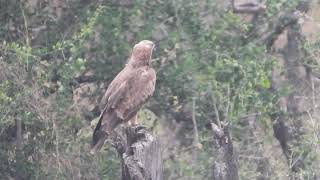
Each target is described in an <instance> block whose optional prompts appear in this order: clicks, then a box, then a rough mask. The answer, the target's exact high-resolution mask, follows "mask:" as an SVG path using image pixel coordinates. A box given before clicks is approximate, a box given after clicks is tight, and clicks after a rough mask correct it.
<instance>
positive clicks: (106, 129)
mask: <svg viewBox="0 0 320 180" xmlns="http://www.w3.org/2000/svg"><path fill="white" fill-rule="evenodd" d="M102 120H103V121H106V122H108V123H106V124H105V125H102ZM118 123H119V122H118V119H117V116H116V113H115V112H112V111H111V112H107V111H105V112H103V113H101V116H100V118H99V122H98V124H97V126H96V128H95V129H94V132H93V136H92V143H91V151H90V153H91V154H95V153H96V152H98V151H99V150H100V149H101V147H102V146H103V144H104V142H105V140H106V139H107V138H108V135H109V133H111V131H112V130H113V129H114V128H115V127H116V126H117V125H118Z"/></svg>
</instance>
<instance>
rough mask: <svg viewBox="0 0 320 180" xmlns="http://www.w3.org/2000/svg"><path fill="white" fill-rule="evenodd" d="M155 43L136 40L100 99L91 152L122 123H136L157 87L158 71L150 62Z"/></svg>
mask: <svg viewBox="0 0 320 180" xmlns="http://www.w3.org/2000/svg"><path fill="white" fill-rule="evenodd" d="M154 46H155V45H154V43H153V42H152V41H149V40H143V41H140V42H139V43H138V44H136V45H135V46H134V47H133V50H132V53H131V56H130V58H129V61H128V63H127V64H126V66H125V67H124V69H123V70H122V71H121V72H120V73H119V74H118V75H117V76H116V77H115V78H114V79H113V80H112V82H111V83H110V85H109V87H108V89H107V91H106V93H105V94H104V96H103V98H102V100H101V103H100V109H101V114H100V118H99V122H98V124H97V126H96V128H95V130H94V132H93V139H92V144H91V153H95V152H97V151H99V150H100V149H101V147H102V145H103V144H104V141H105V140H106V139H107V138H108V135H110V133H111V132H112V131H113V130H114V128H116V126H118V125H119V124H121V123H125V122H127V123H128V125H137V123H138V122H137V112H138V111H139V110H140V108H141V107H142V105H143V104H144V103H145V102H146V101H147V100H148V98H149V97H150V96H151V95H152V94H153V92H154V90H155V82H156V72H155V70H154V69H153V68H152V67H151V66H150V61H151V57H152V51H153V48H154Z"/></svg>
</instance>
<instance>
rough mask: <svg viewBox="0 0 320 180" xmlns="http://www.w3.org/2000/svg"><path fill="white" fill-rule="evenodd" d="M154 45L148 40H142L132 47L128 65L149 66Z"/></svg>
mask: <svg viewBox="0 0 320 180" xmlns="http://www.w3.org/2000/svg"><path fill="white" fill-rule="evenodd" d="M154 47H155V44H154V43H153V42H152V41H149V40H142V41H140V42H139V43H138V44H136V45H135V46H134V47H133V50H132V54H131V57H130V59H129V64H131V65H133V66H134V67H139V66H148V65H150V61H151V57H152V51H153V48H154Z"/></svg>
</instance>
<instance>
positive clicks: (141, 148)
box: [113, 126, 163, 180]
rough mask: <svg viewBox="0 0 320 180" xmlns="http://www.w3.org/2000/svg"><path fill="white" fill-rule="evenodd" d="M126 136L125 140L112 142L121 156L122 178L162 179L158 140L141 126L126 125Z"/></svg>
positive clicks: (136, 179)
mask: <svg viewBox="0 0 320 180" xmlns="http://www.w3.org/2000/svg"><path fill="white" fill-rule="evenodd" d="M126 136H127V138H126V142H125V141H123V140H120V141H119V138H118V140H116V141H115V140H114V142H113V143H115V144H114V146H115V148H116V149H117V151H118V154H119V156H120V158H121V169H122V180H163V168H162V166H163V165H162V150H161V144H160V141H159V140H158V139H156V138H154V137H153V136H152V135H151V134H150V133H149V132H148V131H147V130H146V128H145V127H142V126H134V127H127V128H126Z"/></svg>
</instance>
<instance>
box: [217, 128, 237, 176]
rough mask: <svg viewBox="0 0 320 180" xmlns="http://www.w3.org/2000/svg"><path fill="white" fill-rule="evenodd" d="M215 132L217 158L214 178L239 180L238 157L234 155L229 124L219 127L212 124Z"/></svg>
mask: <svg viewBox="0 0 320 180" xmlns="http://www.w3.org/2000/svg"><path fill="white" fill-rule="evenodd" d="M211 125H212V130H213V133H214V146H215V153H216V154H215V155H214V156H215V160H214V162H213V179H214V180H238V179H239V176H238V167H237V163H236V162H237V158H236V157H235V155H234V151H233V144H232V139H231V136H230V132H229V127H228V125H226V126H223V127H218V126H217V125H216V124H211Z"/></svg>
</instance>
